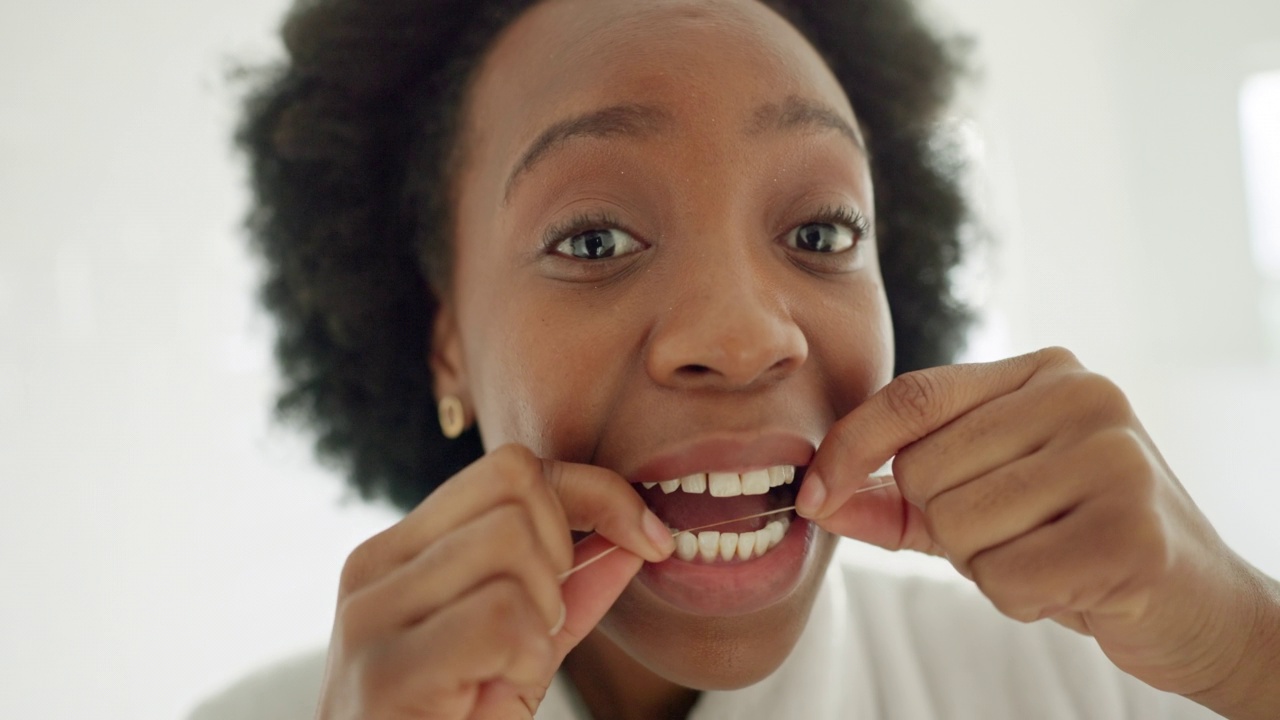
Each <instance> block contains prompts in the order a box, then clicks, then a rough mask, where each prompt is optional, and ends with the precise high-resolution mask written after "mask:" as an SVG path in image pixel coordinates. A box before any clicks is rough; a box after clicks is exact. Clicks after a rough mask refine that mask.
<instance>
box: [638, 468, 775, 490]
mask: <svg viewBox="0 0 1280 720" xmlns="http://www.w3.org/2000/svg"><path fill="white" fill-rule="evenodd" d="M795 477H796V469H795V468H794V467H792V466H790V465H776V466H774V467H771V468H764V469H761V470H750V471H748V472H745V473H742V474H741V475H739V474H738V473H730V472H712V473H693V474H691V475H685V476H684V477H682V478H678V479H676V480H663V481H662V482H643V483H640V484H641V485H642V486H643V487H644V489H646V490H652V489H653V488H654V487H657V486H661V487H662V492H664V493H667V494H668V495H669V494H671V493H673V492H675V491H676V490H680V491H682V492H687V493H693V494H695V495H698V494H701V493H705V492H710V493H711V496H712V497H737V496H738V495H764V494H765V493H767V492H769V489H770V488H776V487H778V486H779V485H785V484H787V483H790V482H792V481H793V480H795Z"/></svg>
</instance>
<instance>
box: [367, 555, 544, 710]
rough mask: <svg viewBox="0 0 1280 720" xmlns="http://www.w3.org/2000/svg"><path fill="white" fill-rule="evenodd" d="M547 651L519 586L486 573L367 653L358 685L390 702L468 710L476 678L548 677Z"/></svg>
mask: <svg viewBox="0 0 1280 720" xmlns="http://www.w3.org/2000/svg"><path fill="white" fill-rule="evenodd" d="M554 659H555V654H554V650H553V647H552V643H551V637H550V636H549V635H548V634H547V630H546V627H545V625H544V624H543V621H542V618H541V615H540V613H538V611H537V609H536V608H535V607H534V604H533V602H532V600H531V599H530V598H529V596H528V595H527V594H526V593H525V590H524V586H523V585H521V584H520V583H518V582H515V581H513V580H509V579H500V580H494V581H492V582H489V583H486V584H485V585H483V586H481V587H479V588H477V589H476V590H475V591H473V592H472V593H470V594H468V595H467V596H466V597H465V598H463V599H461V600H459V602H457V603H454V604H452V605H450V606H449V607H447V608H445V609H443V610H441V611H440V612H438V613H436V614H434V615H432V616H431V617H430V618H427V619H426V620H425V621H424V622H423V623H422V624H420V625H418V626H415V627H414V628H413V629H412V630H411V631H410V632H408V633H405V634H403V635H401V636H399V637H398V638H397V640H396V641H395V642H393V643H391V644H390V645H388V646H386V647H385V648H384V651H383V652H381V653H378V654H376V655H374V656H372V657H370V659H369V661H368V668H367V670H366V672H367V673H368V676H367V677H368V680H367V681H366V683H365V684H366V687H365V688H363V689H364V690H365V691H366V692H367V693H368V694H369V696H370V697H376V698H382V699H383V702H384V703H387V704H389V705H390V706H391V707H397V708H404V707H412V708H425V709H427V710H429V711H430V712H431V713H434V714H431V715H428V716H429V717H437V716H438V717H450V718H454V717H468V716H469V714H470V713H471V711H472V710H473V709H474V707H475V705H476V703H477V702H478V701H479V691H480V688H481V687H482V686H483V684H484V683H489V682H494V681H503V682H505V683H509V684H510V685H513V686H515V687H529V686H534V685H537V684H539V683H545V682H546V681H548V680H549V679H550V677H551V675H552V673H554V672H555V664H554Z"/></svg>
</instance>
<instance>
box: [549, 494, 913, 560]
mask: <svg viewBox="0 0 1280 720" xmlns="http://www.w3.org/2000/svg"><path fill="white" fill-rule="evenodd" d="M893 484H895V483H894V482H893V481H889V482H885V483H880V484H879V485H872V486H871V487H864V488H861V489H858V490H855V491H853V494H854V495H858V494H860V493H864V492H871V491H872V490H880V489H882V488H887V487H889V486H890V485H893ZM795 509H796V506H795V505H790V506H787V507H784V508H778V509H777V510H769V511H768V512H762V513H756V514H755V515H747V516H745V517H740V518H733V519H732V520H721V521H719V522H713V523H710V524H709V525H699V526H698V527H691V528H686V529H684V530H672V531H671V537H675V536H677V535H679V534H681V533H691V532H698V531H699V530H707V529H710V528H713V527H720V526H721V525H728V524H729V523H736V522H741V521H742V520H754V519H755V518H762V517H768V516H770V515H781V514H782V513H785V512H791V511H792V510H795ZM617 549H618V546H617V545H614V546H613V547H611V548H609V549H607V550H605V551H604V552H601V553H600V554H598V555H595V556H594V557H591V558H590V559H587V560H584V561H582V562H580V563H578V564H577V565H574V566H573V567H571V568H569V569H568V570H566V571H564V572H562V573H560V575H559V576H558V579H559V581H560V583H561V584H564V581H565V580H568V579H569V576H571V575H573V574H574V573H576V572H578V571H579V570H581V569H583V568H585V567H586V566H588V565H590V564H591V563H594V562H595V561H597V560H599V559H600V558H602V557H604V556H605V555H608V554H609V553H611V552H613V551H614V550H617Z"/></svg>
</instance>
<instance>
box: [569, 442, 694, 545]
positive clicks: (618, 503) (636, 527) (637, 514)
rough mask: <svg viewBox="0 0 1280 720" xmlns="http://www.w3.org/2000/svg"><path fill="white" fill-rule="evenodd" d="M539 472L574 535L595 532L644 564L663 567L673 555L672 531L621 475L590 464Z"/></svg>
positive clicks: (570, 464)
mask: <svg viewBox="0 0 1280 720" xmlns="http://www.w3.org/2000/svg"><path fill="white" fill-rule="evenodd" d="M544 467H545V476H546V478H547V481H548V482H549V483H550V485H551V488H552V489H553V491H554V492H555V494H556V497H557V498H558V499H559V501H560V506H561V507H563V508H564V513H565V516H566V517H567V518H568V520H569V526H570V527H571V528H573V529H574V530H578V531H582V532H590V531H595V532H596V533H598V534H600V535H602V536H604V537H605V538H607V539H608V540H609V541H610V542H612V543H613V544H614V545H617V546H618V547H621V548H623V549H625V550H629V551H631V552H632V553H633V554H635V555H639V556H640V557H642V558H644V559H645V560H648V561H649V562H662V561H663V560H666V559H667V558H668V557H671V553H673V552H675V549H676V543H675V540H674V539H673V538H672V537H671V531H670V530H668V529H667V526H666V525H665V524H663V522H662V521H661V520H659V519H658V516H657V515H654V514H653V511H652V510H650V509H649V508H648V506H647V505H645V504H644V500H642V499H641V498H640V494H639V493H637V492H636V490H635V488H634V487H632V485H631V483H629V482H627V481H626V480H625V479H623V477H622V476H621V475H618V474H617V473H614V472H611V471H609V470H605V469H603V468H598V467H594V466H592V465H579V464H576V463H564V462H552V461H549V460H548V461H544Z"/></svg>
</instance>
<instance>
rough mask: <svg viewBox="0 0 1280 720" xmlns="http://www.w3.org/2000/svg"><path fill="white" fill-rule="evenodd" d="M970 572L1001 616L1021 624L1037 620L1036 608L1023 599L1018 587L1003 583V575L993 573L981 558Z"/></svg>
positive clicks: (975, 562) (971, 567)
mask: <svg viewBox="0 0 1280 720" xmlns="http://www.w3.org/2000/svg"><path fill="white" fill-rule="evenodd" d="M970 571H971V572H972V573H973V581H974V584H976V585H977V586H978V589H979V590H980V591H981V592H982V594H983V595H985V596H986V597H987V599H988V600H990V601H991V604H992V605H994V606H995V608H996V610H998V611H999V612H1000V614H1001V615H1004V616H1005V617H1008V618H1012V619H1014V620H1017V621H1018V622H1021V623H1030V622H1034V621H1035V620H1036V619H1037V613H1036V612H1035V609H1034V607H1033V606H1032V605H1030V604H1029V603H1027V602H1026V601H1025V599H1024V598H1022V597H1021V593H1019V592H1017V590H1016V586H1015V585H1012V584H1010V583H1006V582H1003V578H1002V574H1001V573H998V572H995V571H993V569H992V567H991V566H990V565H989V564H987V563H984V562H982V558H981V556H979V557H978V558H977V559H976V560H975V561H974V562H973V563H972V564H971V565H970Z"/></svg>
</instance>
